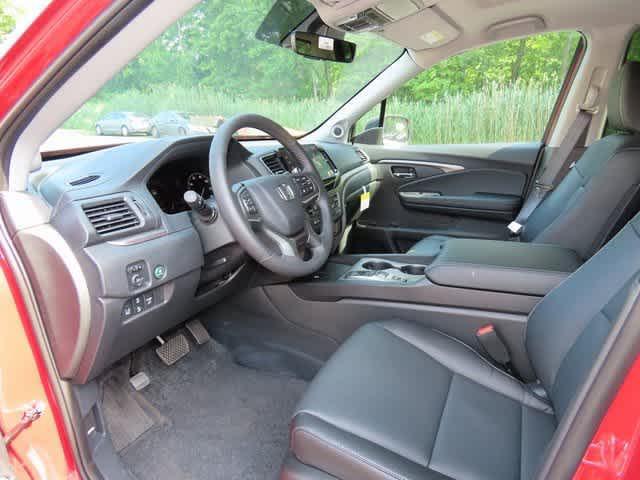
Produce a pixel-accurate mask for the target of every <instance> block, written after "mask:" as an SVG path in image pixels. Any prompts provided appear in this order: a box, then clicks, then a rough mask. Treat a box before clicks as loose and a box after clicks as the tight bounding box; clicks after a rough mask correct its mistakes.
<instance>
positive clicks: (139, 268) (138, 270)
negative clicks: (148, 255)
mask: <svg viewBox="0 0 640 480" xmlns="http://www.w3.org/2000/svg"><path fill="white" fill-rule="evenodd" d="M125 270H126V274H127V280H128V282H129V290H139V289H141V288H142V287H144V286H145V285H147V284H148V283H149V274H148V271H147V266H146V264H145V262H144V260H138V261H137V262H134V263H130V264H129V265H127V267H126V269H125Z"/></svg>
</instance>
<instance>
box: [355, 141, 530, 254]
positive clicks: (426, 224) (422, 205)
mask: <svg viewBox="0 0 640 480" xmlns="http://www.w3.org/2000/svg"><path fill="white" fill-rule="evenodd" d="M358 146H359V148H362V149H363V150H364V151H365V152H366V153H367V155H369V158H370V159H371V162H372V164H374V165H376V168H377V169H378V174H379V176H380V177H381V178H382V182H381V186H380V189H379V191H378V192H377V194H376V195H375V196H374V197H373V199H372V201H371V206H370V208H369V209H368V210H366V211H365V212H364V213H363V214H362V216H361V217H360V219H359V221H358V223H357V225H356V228H355V230H354V233H353V242H352V245H354V246H356V249H357V251H358V252H362V253H366V252H381V251H382V252H385V251H391V252H404V251H406V250H407V249H408V248H410V247H411V245H412V244H413V243H415V242H416V241H418V240H420V239H422V238H424V237H426V236H428V235H447V236H454V237H456V236H458V237H470V238H487V239H504V238H506V235H507V234H506V225H507V224H508V223H509V221H511V220H513V218H515V216H516V215H517V213H518V211H519V209H520V206H521V204H522V199H523V196H524V194H525V191H526V189H527V186H528V183H529V180H530V178H531V172H532V171H533V169H534V166H535V163H536V159H537V158H538V155H539V153H540V150H541V148H542V145H541V144H540V143H522V144H511V145H507V144H504V145H495V144H482V145H433V146H404V147H388V146H378V145H358Z"/></svg>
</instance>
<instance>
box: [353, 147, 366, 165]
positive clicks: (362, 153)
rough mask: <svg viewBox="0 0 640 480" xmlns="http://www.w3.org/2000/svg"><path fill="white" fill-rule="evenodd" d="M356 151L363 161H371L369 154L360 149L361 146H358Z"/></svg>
mask: <svg viewBox="0 0 640 480" xmlns="http://www.w3.org/2000/svg"><path fill="white" fill-rule="evenodd" d="M356 153H357V154H358V156H359V157H360V159H361V160H362V163H367V162H368V161H369V156H368V155H367V154H366V153H364V151H363V150H360V149H359V148H356Z"/></svg>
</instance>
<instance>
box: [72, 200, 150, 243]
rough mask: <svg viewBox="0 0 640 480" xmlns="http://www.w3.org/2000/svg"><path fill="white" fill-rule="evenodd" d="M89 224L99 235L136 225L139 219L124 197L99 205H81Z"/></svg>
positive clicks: (138, 223)
mask: <svg viewBox="0 0 640 480" xmlns="http://www.w3.org/2000/svg"><path fill="white" fill-rule="evenodd" d="M82 209H83V210H84V213H85V214H86V215H87V218H88V219H89V221H90V222H91V225H93V227H94V228H95V229H96V232H97V233H99V234H100V235H105V234H107V233H115V232H119V231H121V230H127V229H129V228H133V227H137V226H138V225H140V219H139V218H138V217H137V215H136V214H135V213H134V212H133V210H131V207H129V204H128V203H127V202H126V201H125V200H124V199H116V200H111V201H109V202H105V203H101V204H99V205H92V206H86V205H85V206H83V207H82Z"/></svg>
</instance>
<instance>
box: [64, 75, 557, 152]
mask: <svg viewBox="0 0 640 480" xmlns="http://www.w3.org/2000/svg"><path fill="white" fill-rule="evenodd" d="M557 92H558V88H557V87H549V86H541V85H537V84H528V85H526V84H515V85H498V84H493V85H489V86H486V87H485V88H483V89H481V90H478V91H475V92H472V93H468V94H456V95H446V96H443V97H441V98H438V99H435V100H434V101H433V102H426V101H415V100H410V99H403V98H396V97H392V98H391V99H390V100H389V103H388V105H387V113H389V114H397V115H403V116H405V117H407V118H409V120H410V122H411V143H416V144H447V143H452V144H453V143H492V142H517V141H530V140H538V139H540V138H541V136H542V133H543V131H544V128H545V126H546V124H547V122H548V119H549V116H550V115H551V111H552V109H553V105H554V102H555V100H556V97H557ZM341 103H342V102H341V101H339V100H337V99H333V100H331V99H329V100H314V99H295V98H286V99H282V98H273V99H267V100H261V99H252V98H246V97H242V96H240V95H239V96H235V97H233V96H229V95H225V94H221V93H218V92H213V91H211V90H209V89H205V88H181V87H178V86H173V85H169V86H164V87H162V88H155V89H151V90H149V91H146V92H140V91H137V90H129V91H124V92H121V93H117V94H112V95H100V96H97V97H95V98H93V99H92V100H90V101H89V102H87V103H86V104H85V105H84V106H83V107H82V108H81V109H80V110H79V111H78V112H77V113H76V114H75V115H73V116H72V117H71V118H70V119H69V120H68V121H67V122H66V124H65V125H64V128H70V129H76V130H85V131H92V130H93V128H94V125H95V121H96V120H97V119H99V118H100V117H101V116H102V115H104V114H105V113H108V112H111V111H121V110H131V111H137V112H143V113H147V114H149V115H155V114H156V113H158V112H161V111H164V110H180V111H187V112H190V113H192V114H193V115H195V116H198V117H201V118H205V119H206V118H208V117H212V116H214V115H222V116H223V117H229V116H232V115H234V114H236V113H240V112H246V113H249V112H254V113H260V114H262V115H265V116H267V117H270V118H272V119H274V120H275V121H277V122H279V123H281V124H282V125H285V126H288V127H290V128H293V129H296V130H310V129H312V128H314V127H316V126H317V125H318V124H319V123H321V122H322V121H323V120H325V118H326V117H327V116H328V115H330V114H331V113H333V112H334V111H335V110H336V109H337V108H338V107H339V106H340V104H341Z"/></svg>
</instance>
